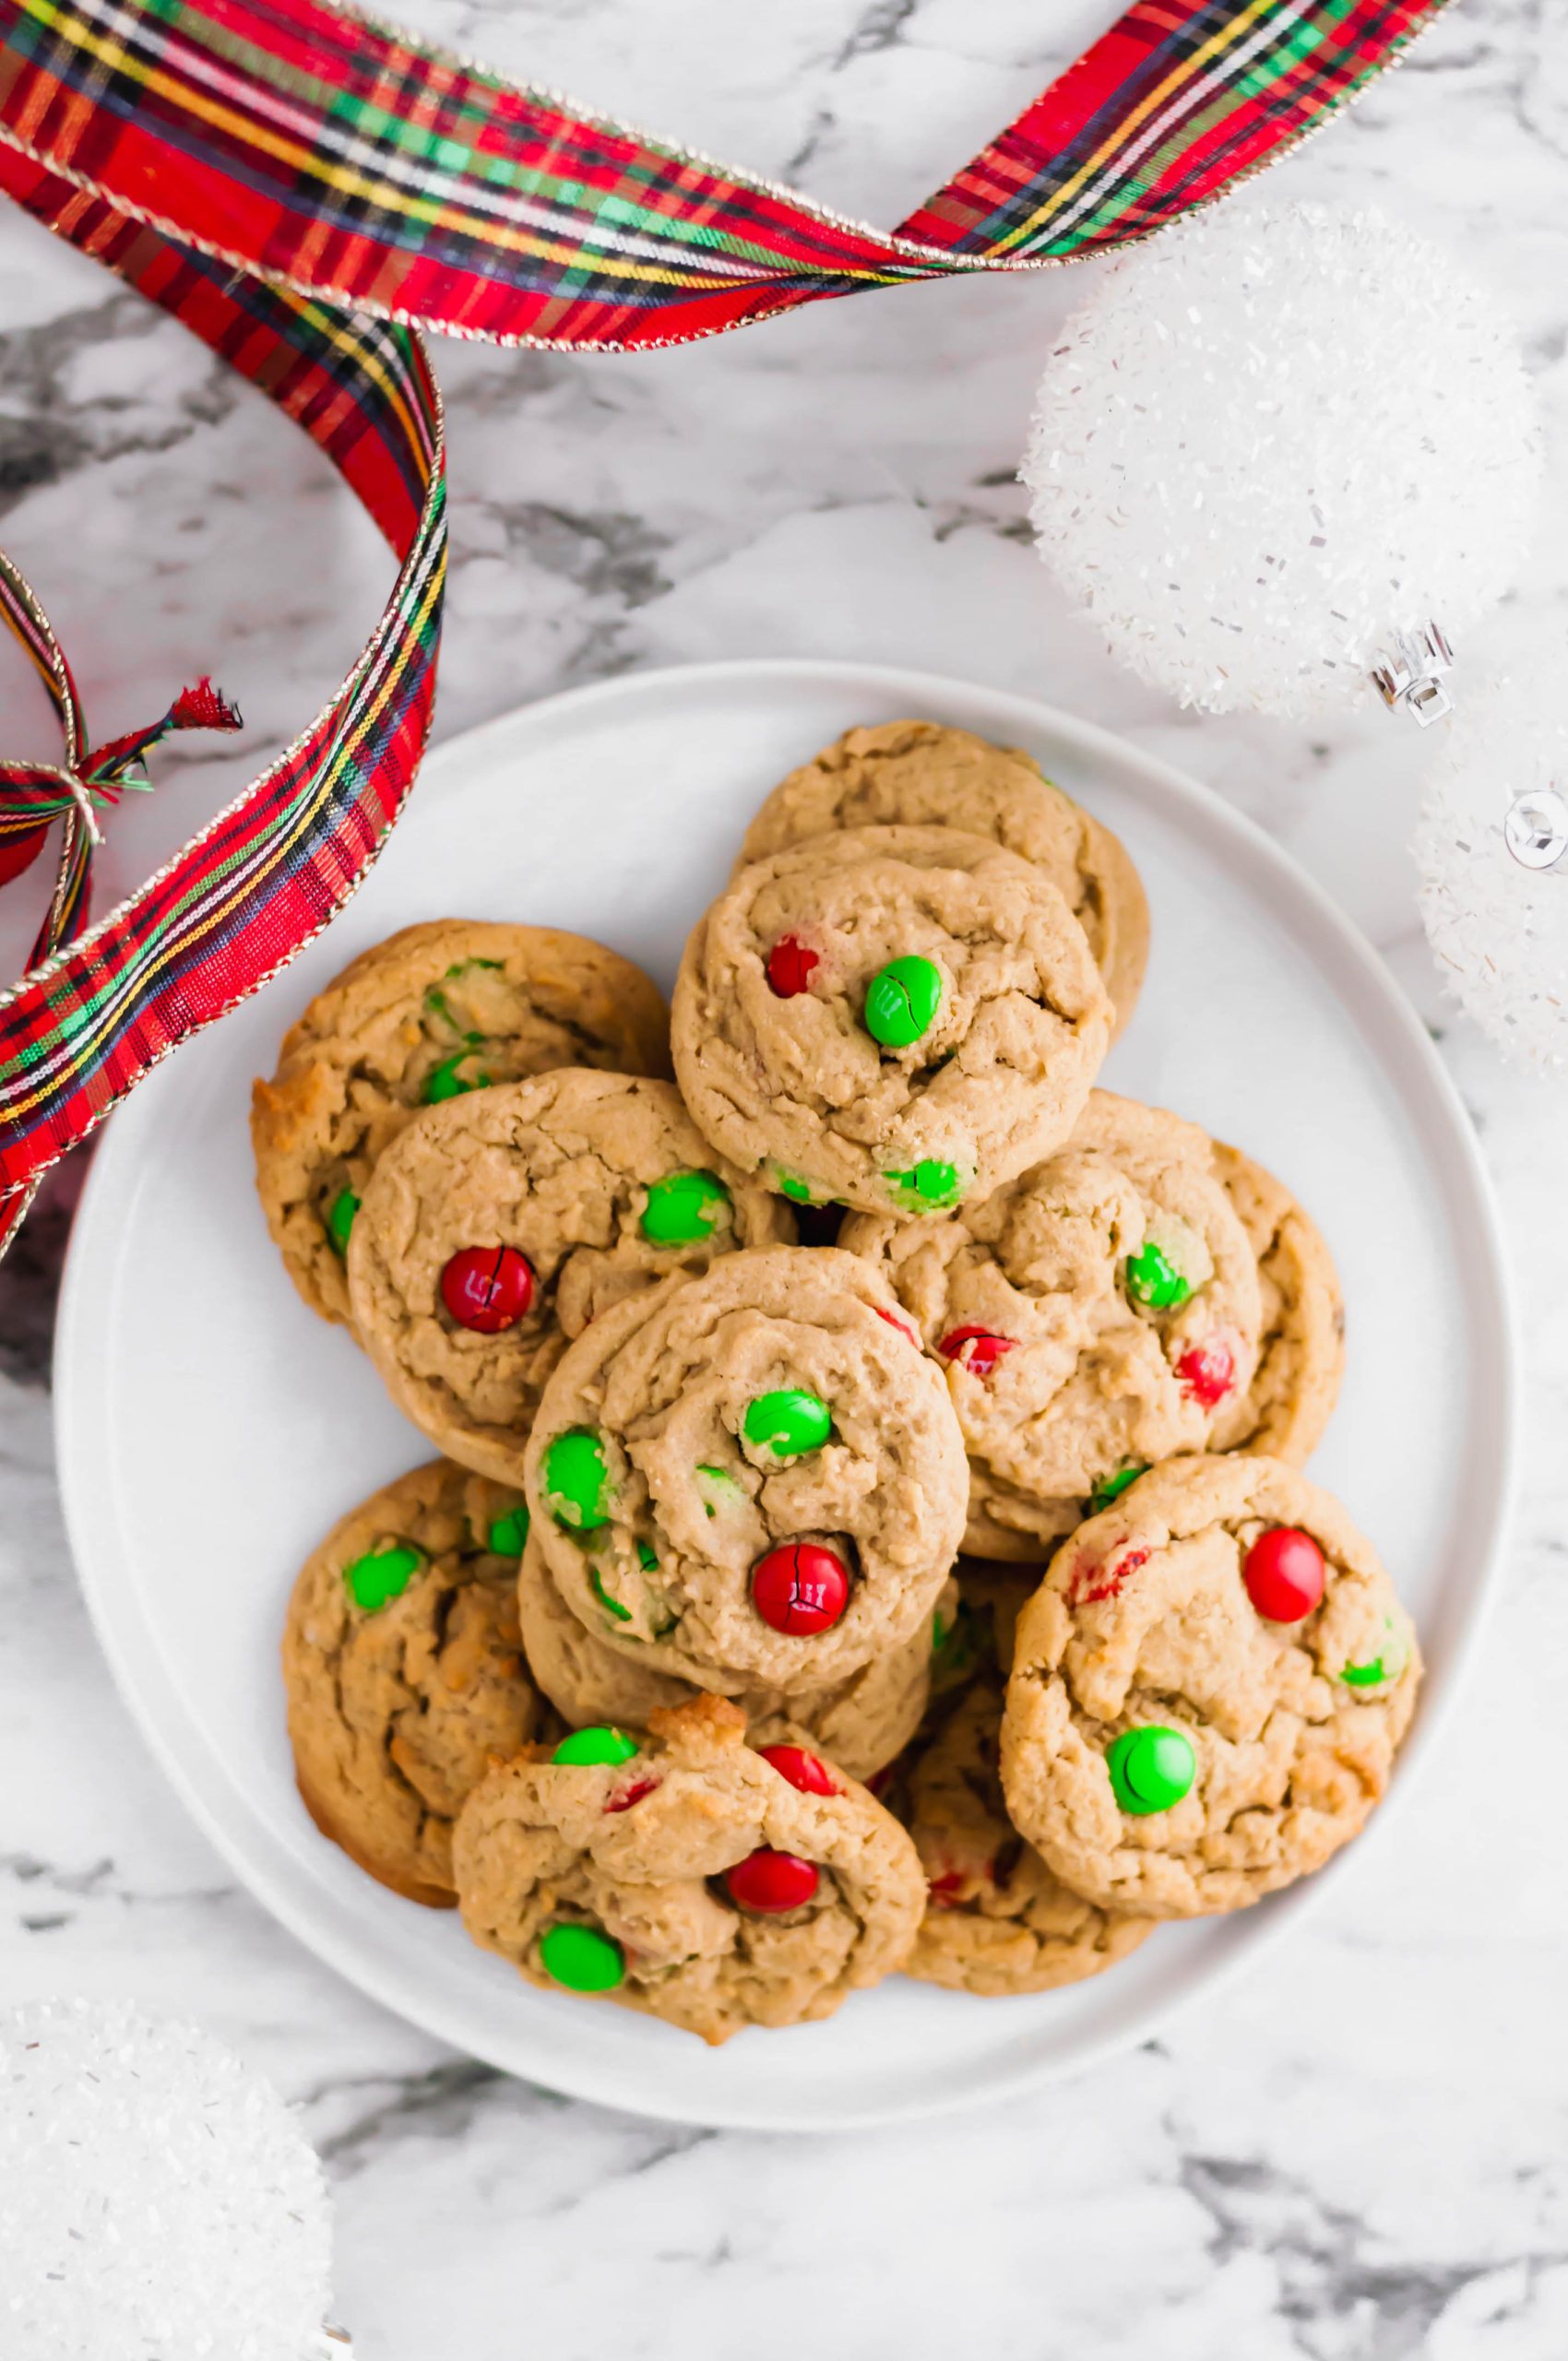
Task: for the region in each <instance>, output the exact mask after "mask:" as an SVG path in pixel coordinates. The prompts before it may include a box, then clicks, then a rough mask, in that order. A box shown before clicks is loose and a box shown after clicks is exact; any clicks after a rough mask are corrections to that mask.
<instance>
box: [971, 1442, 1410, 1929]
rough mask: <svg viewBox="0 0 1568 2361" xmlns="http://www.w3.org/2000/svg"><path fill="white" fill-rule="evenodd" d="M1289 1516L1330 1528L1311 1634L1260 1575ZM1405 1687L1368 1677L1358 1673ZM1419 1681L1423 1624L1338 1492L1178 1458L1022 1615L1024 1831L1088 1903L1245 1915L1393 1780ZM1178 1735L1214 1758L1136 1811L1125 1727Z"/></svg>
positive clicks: (1146, 1481)
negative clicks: (1414, 1624)
mask: <svg viewBox="0 0 1568 2361" xmlns="http://www.w3.org/2000/svg"><path fill="white" fill-rule="evenodd" d="M1272 1525H1288V1526H1293V1527H1296V1528H1299V1529H1300V1530H1301V1531H1304V1532H1306V1533H1308V1534H1310V1535H1311V1536H1313V1540H1315V1541H1316V1543H1317V1544H1318V1546H1319V1548H1321V1549H1322V1551H1323V1553H1324V1559H1325V1560H1326V1565H1327V1581H1326V1586H1325V1589H1324V1597H1323V1601H1322V1603H1321V1605H1320V1606H1319V1607H1318V1608H1316V1609H1315V1610H1314V1611H1313V1614H1312V1615H1310V1616H1308V1617H1307V1618H1305V1619H1304V1620H1303V1621H1302V1622H1301V1623H1299V1624H1276V1623H1269V1622H1265V1620H1264V1619H1263V1618H1262V1617H1261V1616H1260V1615H1258V1614H1257V1612H1256V1611H1255V1609H1254V1608H1253V1604H1252V1601H1251V1599H1250V1598H1249V1596H1248V1595H1247V1591H1246V1588H1245V1585H1244V1584H1243V1581H1242V1575H1241V1566H1242V1561H1243V1560H1244V1557H1245V1553H1246V1551H1247V1549H1248V1548H1250V1547H1251V1546H1252V1543H1253V1540H1255V1539H1256V1537H1257V1536H1258V1535H1259V1534H1260V1533H1261V1532H1263V1531H1265V1529H1266V1528H1268V1527H1269V1526H1272ZM1372 1665H1380V1666H1384V1667H1386V1677H1385V1678H1384V1679H1382V1680H1380V1681H1378V1682H1376V1683H1375V1684H1373V1685H1370V1686H1352V1685H1350V1684H1348V1683H1347V1682H1346V1680H1345V1679H1344V1678H1343V1676H1344V1673H1345V1671H1346V1668H1347V1667H1359V1666H1372ZM1419 1682H1420V1651H1419V1649H1418V1647H1417V1645H1416V1642H1415V1635H1414V1633H1413V1631H1411V1628H1410V1621H1409V1618H1408V1615H1407V1614H1406V1613H1405V1610H1404V1608H1402V1607H1401V1606H1400V1604H1399V1601H1398V1599H1397V1598H1396V1596H1395V1592H1394V1586H1393V1584H1391V1583H1390V1581H1389V1579H1388V1576H1387V1574H1386V1573H1385V1572H1384V1570H1383V1567H1382V1566H1381V1564H1380V1563H1379V1561H1378V1559H1377V1557H1376V1555H1375V1553H1374V1552H1373V1550H1372V1546H1371V1544H1370V1543H1369V1542H1367V1541H1366V1540H1365V1539H1364V1538H1363V1537H1362V1536H1361V1535H1360V1533H1358V1532H1357V1530H1356V1528H1355V1526H1354V1525H1352V1524H1351V1523H1350V1520H1349V1518H1348V1516H1347V1515H1346V1513H1345V1512H1344V1510H1343V1509H1342V1508H1341V1507H1340V1506H1339V1504H1338V1502H1337V1501H1335V1500H1334V1499H1332V1498H1331V1496H1330V1495H1329V1494H1328V1493H1326V1492H1324V1491H1322V1490H1320V1489H1319V1488H1318V1487H1317V1486H1316V1485H1315V1484H1310V1483H1309V1482H1308V1481H1307V1479H1306V1477H1303V1476H1299V1475H1297V1474H1296V1473H1295V1471H1294V1470H1293V1469H1291V1468H1289V1467H1286V1466H1284V1465H1281V1463H1280V1462H1279V1461H1277V1460H1273V1459H1265V1458H1257V1457H1249V1456H1245V1455H1241V1454H1231V1455H1229V1456H1227V1457H1224V1458H1221V1457H1218V1456H1199V1457H1194V1458H1185V1459H1174V1460H1168V1461H1167V1462H1166V1463H1165V1464H1164V1465H1162V1466H1159V1467H1156V1468H1153V1469H1151V1470H1150V1472H1149V1473H1148V1474H1147V1475H1146V1476H1144V1477H1140V1478H1139V1480H1138V1481H1137V1482H1136V1483H1135V1484H1134V1485H1133V1486H1132V1488H1131V1489H1129V1490H1128V1491H1126V1492H1125V1493H1123V1496H1122V1498H1121V1499H1120V1500H1119V1501H1116V1502H1115V1503H1114V1505H1113V1506H1112V1507H1111V1508H1108V1509H1106V1510H1104V1511H1102V1512H1101V1513H1100V1514H1099V1516H1096V1517H1091V1518H1090V1519H1089V1520H1088V1522H1087V1524H1085V1525H1081V1526H1080V1527H1079V1529H1078V1531H1077V1532H1076V1533H1075V1535H1074V1536H1073V1538H1072V1539H1071V1540H1070V1541H1068V1542H1067V1543H1066V1544H1065V1545H1064V1546H1063V1548H1061V1549H1060V1550H1058V1552H1057V1554H1056V1556H1055V1557H1054V1558H1053V1559H1052V1560H1051V1565H1050V1567H1049V1569H1048V1571H1047V1573H1046V1577H1045V1580H1044V1582H1043V1583H1042V1584H1041V1586H1040V1588H1039V1591H1037V1592H1036V1594H1035V1596H1034V1597H1033V1598H1032V1599H1031V1600H1030V1602H1029V1604H1028V1607H1027V1608H1025V1610H1024V1612H1023V1614H1022V1616H1021V1617H1020V1618H1019V1621H1018V1631H1017V1641H1016V1652H1015V1655H1014V1660H1013V1671H1012V1677H1011V1679H1010V1680H1009V1682H1008V1686H1007V1711H1006V1717H1005V1720H1004V1725H1003V1733H1002V1778H1003V1785H1004V1789H1005V1792H1006V1797H1007V1807H1008V1811H1009V1814H1010V1816H1011V1818H1012V1821H1013V1823H1014V1825H1015V1827H1016V1828H1017V1830H1018V1831H1019V1833H1020V1834H1022V1835H1023V1836H1025V1837H1026V1838H1027V1839H1028V1842H1029V1843H1031V1844H1033V1845H1036V1846H1037V1847H1038V1848H1039V1851H1040V1852H1041V1853H1042V1854H1043V1855H1044V1857H1045V1858H1046V1860H1047V1861H1048V1863H1049V1864H1050V1866H1051V1868H1052V1869H1054V1870H1055V1871H1056V1872H1057V1874H1058V1876H1059V1877H1062V1878H1063V1879H1064V1880H1066V1882H1067V1883H1068V1884H1069V1885H1070V1886H1071V1887H1072V1888H1073V1889H1074V1890H1075V1892H1079V1893H1082V1894H1084V1895H1085V1896H1086V1897H1087V1899H1088V1900H1090V1901H1093V1902H1097V1903H1099V1905H1100V1906H1101V1908H1103V1909H1119V1910H1123V1911H1127V1912H1130V1913H1134V1914H1137V1915H1142V1916H1148V1917H1152V1918H1189V1917H1198V1916H1205V1915H1207V1914H1209V1913H1211V1912H1215V1911H1224V1910H1239V1909H1241V1908H1242V1907H1244V1906H1245V1905H1246V1904H1249V1903H1253V1902H1256V1901H1257V1900H1259V1899H1260V1897H1261V1896H1262V1895H1264V1894H1265V1893H1273V1892H1277V1889H1278V1888H1279V1887H1281V1886H1286V1885H1289V1884H1291V1883H1292V1882H1293V1881H1294V1880H1296V1879H1297V1878H1299V1877H1301V1876H1303V1875H1304V1874H1305V1873H1306V1872H1307V1871H1308V1870H1311V1869H1318V1868H1320V1867H1321V1866H1322V1864H1323V1863H1324V1861H1325V1860H1327V1859H1328V1857H1330V1855H1331V1854H1333V1853H1335V1852H1336V1851H1337V1850H1338V1849H1339V1847H1340V1846H1341V1845H1344V1844H1346V1843H1348V1840H1349V1839H1350V1838H1351V1837H1352V1836H1354V1835H1356V1834H1357V1833H1358V1832H1359V1831H1360V1828H1361V1826H1362V1824H1363V1823H1364V1821H1366V1818H1367V1816H1368V1814H1369V1813H1370V1812H1371V1810H1372V1807H1373V1806H1374V1804H1376V1803H1377V1801H1378V1800H1379V1798H1380V1797H1382V1795H1383V1793H1384V1788H1385V1786H1386V1785H1387V1781H1388V1775H1389V1771H1390V1768H1391V1766H1392V1763H1393V1759H1394V1754H1395V1750H1396V1747H1397V1746H1398V1744H1399V1741H1400V1739H1401V1738H1403V1737H1404V1735H1405V1731H1406V1729H1407V1727H1408V1724H1409V1719H1410V1715H1411V1713H1412V1711H1413V1709H1414V1705H1415V1698H1416V1690H1417V1687H1418V1684H1419ZM1151 1725H1152V1726H1163V1727H1178V1728H1180V1729H1181V1730H1182V1731H1183V1732H1184V1733H1185V1735H1186V1737H1187V1738H1188V1739H1189V1740H1190V1742H1191V1744H1192V1746H1193V1749H1194V1754H1195V1756H1196V1765H1197V1767H1196V1776H1195V1779H1194V1785H1193V1786H1192V1788H1191V1789H1190V1791H1189V1792H1188V1793H1187V1795H1186V1796H1184V1797H1182V1800H1181V1801H1180V1802H1178V1803H1176V1804H1175V1805H1173V1806H1172V1807H1171V1808H1170V1809H1168V1810H1165V1811H1159V1812H1151V1813H1148V1814H1146V1815H1134V1814H1130V1813H1125V1812H1123V1811H1122V1810H1120V1809H1118V1806H1117V1803H1116V1799H1115V1796H1114V1794H1113V1791H1112V1787H1111V1776H1110V1773H1109V1771H1108V1770H1107V1767H1106V1762H1105V1757H1106V1754H1107V1752H1108V1750H1109V1749H1110V1747H1111V1743H1112V1741H1113V1740H1114V1739H1115V1738H1117V1737H1118V1736H1119V1735H1120V1734H1121V1733H1122V1732H1123V1730H1128V1729H1132V1728H1134V1727H1137V1726H1151Z"/></svg>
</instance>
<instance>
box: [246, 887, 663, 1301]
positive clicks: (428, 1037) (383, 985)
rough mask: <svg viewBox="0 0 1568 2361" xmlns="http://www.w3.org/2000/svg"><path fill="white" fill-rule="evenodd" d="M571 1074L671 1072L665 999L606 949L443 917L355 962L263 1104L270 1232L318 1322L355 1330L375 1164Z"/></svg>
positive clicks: (258, 1175) (259, 1086)
mask: <svg viewBox="0 0 1568 2361" xmlns="http://www.w3.org/2000/svg"><path fill="white" fill-rule="evenodd" d="M568 1065H569V1066H605V1067H609V1068H611V1069H612V1070H615V1071H619V1072H621V1073H624V1074H669V1072H670V1034H669V1020H668V1016H667V1014H666V1011H665V1007H664V1003H663V1000H662V999H661V998H660V996H659V992H658V991H657V990H656V989H655V987H654V986H653V985H652V984H651V983H650V982H649V981H648V979H647V977H646V976H645V975H644V974H643V972H642V970H641V968H640V967H633V965H632V963H631V961H630V960H629V959H623V958H622V957H621V956H620V955H619V953H618V952H614V951H607V950H606V949H605V947H604V945H603V944H602V943H589V942H588V940H587V938H586V937H585V936H583V935H580V934H562V933H560V932H558V931H556V929H555V928H553V927H540V926H495V925H490V924H487V923H484V922H482V921H481V920H479V919H434V920H432V921H431V922H430V923H429V924H428V925H424V926H410V927H404V928H403V930H402V931H401V932H400V933H398V934H394V935H389V936H388V937H387V939H386V942H385V943H377V944H376V945H375V946H374V949H373V950H370V951H362V952H361V954H360V955H359V957H358V958H357V959H354V960H352V961H350V965H349V966H348V967H345V968H344V970H343V972H342V974H341V975H340V976H338V977H336V978H335V979H333V981H332V982H331V983H330V984H328V985H327V989H326V991H321V992H318V993H317V994H316V996H315V1000H313V1001H312V1002H311V1003H310V1005H309V1007H308V1008H307V1009H306V1010H305V1012H304V1014H303V1016H302V1017H301V1018H300V1019H299V1022H298V1023H297V1024H295V1025H291V1026H290V1028H289V1030H288V1032H287V1033H286V1034H285V1035H284V1037H283V1047H282V1050H281V1051H280V1053H279V1063H278V1071H277V1073H276V1074H274V1075H273V1077H272V1079H271V1081H270V1082H262V1081H258V1082H257V1083H256V1085H255V1089H254V1091H253V1093H252V1097H251V1140H252V1144H253V1145H254V1147H255V1180H256V1187H257V1189H258V1191H259V1192H260V1194H261V1203H262V1209H263V1211H264V1212H265V1214H266V1216H267V1228H268V1229H269V1230H270V1231H271V1232H272V1236H273V1238H274V1240H276V1242H277V1245H278V1248H279V1252H281V1254H282V1257H283V1262H284V1264H285V1267H286V1268H287V1270H288V1273H289V1275H290V1277H291V1279H292V1280H293V1282H294V1285H295V1287H297V1288H298V1289H299V1292H300V1294H301V1296H302V1297H303V1299H304V1301H305V1302H306V1303H308V1304H309V1306H310V1308H311V1310H312V1311H317V1312H319V1313H320V1314H321V1316H322V1318H323V1319H324V1320H337V1321H343V1322H347V1321H348V1319H349V1290H348V1285H347V1281H346V1280H345V1278H344V1275H343V1255H344V1251H345V1249H346V1247H347V1245H348V1240H349V1233H350V1228H351V1227H352V1224H353V1220H354V1216H355V1215H356V1213H357V1212H358V1209H359V1204H360V1201H361V1199H362V1197H363V1195H364V1192H365V1188H366V1185H367V1183H368V1181H369V1180H370V1176H371V1173H372V1171H373V1170H374V1166H375V1160H376V1158H377V1157H378V1156H379V1155H380V1154H381V1151H382V1149H383V1148H384V1147H386V1145H388V1143H389V1142H390V1141H392V1140H394V1139H396V1137H397V1135H398V1133H399V1132H400V1131H401V1129H402V1128H403V1125H404V1124H405V1123H406V1122H407V1121H409V1118H410V1115H411V1114H412V1113H413V1112H414V1110H415V1109H417V1108H419V1107H422V1106H428V1105H432V1104H439V1103H440V1102H441V1101H442V1100H444V1099H447V1098H452V1097H457V1095H458V1094H459V1093H461V1092H463V1091H465V1090H472V1089H475V1088H477V1087H480V1086H482V1085H484V1084H486V1083H495V1082H512V1081H516V1080H517V1079H518V1078H519V1077H521V1076H523V1075H525V1074H545V1073H548V1072H549V1071H550V1069H551V1068H552V1067H553V1066H568Z"/></svg>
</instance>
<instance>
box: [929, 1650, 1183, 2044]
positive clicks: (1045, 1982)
mask: <svg viewBox="0 0 1568 2361" xmlns="http://www.w3.org/2000/svg"><path fill="white" fill-rule="evenodd" d="M1002 1710H1003V1690H1002V1683H1001V1681H1000V1680H999V1679H997V1677H996V1674H995V1669H994V1667H989V1668H988V1669H987V1670H986V1671H985V1672H984V1673H982V1675H981V1676H980V1678H979V1679H976V1680H975V1681H973V1682H972V1683H971V1684H970V1686H969V1687H968V1689H967V1690H966V1691H965V1692H964V1694H963V1696H962V1697H961V1698H960V1699H959V1700H958V1703H957V1704H956V1706H955V1707H954V1709H953V1711H952V1712H951V1713H950V1714H948V1716H947V1718H946V1719H945V1720H944V1722H943V1723H942V1724H941V1726H939V1727H938V1729H937V1730H936V1731H935V1732H934V1734H933V1735H932V1736H931V1737H929V1738H926V1739H925V1740H924V1742H923V1743H921V1744H920V1745H918V1746H917V1747H915V1748H914V1749H913V1750H912V1760H910V1761H909V1762H908V1765H907V1767H906V1769H905V1772H904V1777H903V1781H902V1790H903V1796H902V1799H901V1800H900V1802H898V1803H896V1804H894V1805H893V1807H892V1808H893V1809H894V1810H895V1811H897V1815H898V1817H899V1819H900V1820H902V1821H903V1823H904V1825H905V1827H906V1828H908V1830H909V1833H910V1835H911V1836H912V1837H913V1839H914V1842H915V1850H916V1851H917V1852H918V1853H919V1855H920V1857H921V1868H922V1869H923V1870H924V1872H925V1879H926V1906H925V1916H924V1917H923V1919H922V1920H921V1930H920V1933H919V1934H918V1935H917V1936H916V1938H915V1941H914V1945H913V1948H912V1949H911V1951H910V1952H909V1957H908V1958H907V1959H906V1960H905V1962H904V1965H903V1969H902V1973H903V1974H904V1975H912V1976H913V1977H914V1978H915V1979H916V1981H917V1982H919V1983H922V1984H940V1985H943V1986H944V1987H946V1988H947V1989H948V1990H949V1991H955V1992H973V1993H977V1994H979V1995H980V1996H981V1997H983V1998H987V1999H990V1998H997V1997H1001V1996H1003V1995H1004V1994H1007V1993H1010V1992H1050V1991H1054V1990H1055V1989H1056V1988H1057V1987H1058V1986H1060V1985H1063V1984H1079V1983H1082V1982H1083V1980H1084V1979H1085V1977H1087V1976H1090V1975H1099V1974H1100V1972H1101V1970H1102V1969H1104V1968H1108V1967H1113V1966H1114V1965H1115V1964H1116V1963H1117V1961H1118V1960H1121V1959H1125V1958H1126V1956H1127V1955H1128V1953H1129V1952H1133V1951H1135V1950H1136V1948H1137V1946H1138V1944H1139V1943H1141V1942H1142V1941H1143V1940H1144V1938H1145V1936H1146V1935H1148V1934H1150V1933H1152V1932H1153V1928H1154V1921H1153V1920H1152V1919H1148V1918H1137V1917H1130V1916H1127V1915H1126V1914H1125V1913H1123V1912H1121V1911H1114V1910H1103V1909H1100V1908H1099V1907H1098V1906H1097V1905H1096V1904H1094V1903H1092V1902H1086V1901H1085V1900H1084V1898H1083V1896H1082V1895H1081V1894H1077V1893H1074V1892H1072V1891H1071V1890H1070V1888H1068V1887H1067V1886H1065V1885H1063V1882H1062V1880H1061V1879H1060V1878H1059V1877H1058V1876H1057V1875H1056V1873H1055V1871H1054V1870H1052V1869H1049V1868H1048V1867H1047V1865H1046V1863H1045V1862H1044V1861H1043V1860H1042V1859H1041V1858H1040V1857H1039V1854H1038V1853H1037V1852H1036V1851H1035V1849H1034V1847H1033V1845H1026V1844H1025V1843H1024V1840H1023V1838H1022V1837H1021V1836H1019V1835H1018V1833H1017V1832H1016V1829H1015V1828H1014V1827H1013V1826H1012V1823H1011V1822H1010V1821H1009V1820H1008V1818H1007V1807H1006V1804H1005V1802H1004V1797H1003V1793H1002V1779H1001V1774H1000V1772H999V1769H998V1751H999V1744H1000V1736H1001V1728H1002Z"/></svg>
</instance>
